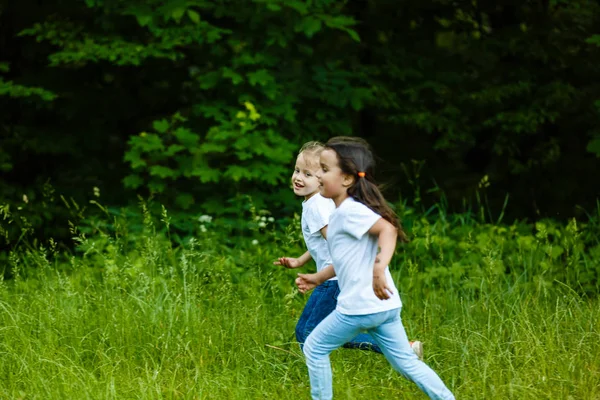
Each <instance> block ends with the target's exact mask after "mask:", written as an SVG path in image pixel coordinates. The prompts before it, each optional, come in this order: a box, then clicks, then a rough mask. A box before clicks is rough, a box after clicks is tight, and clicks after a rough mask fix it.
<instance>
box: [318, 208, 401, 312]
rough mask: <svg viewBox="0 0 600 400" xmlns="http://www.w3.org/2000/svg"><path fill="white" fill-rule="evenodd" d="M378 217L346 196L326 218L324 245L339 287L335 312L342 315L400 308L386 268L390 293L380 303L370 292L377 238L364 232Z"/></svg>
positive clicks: (397, 296) (366, 231)
mask: <svg viewBox="0 0 600 400" xmlns="http://www.w3.org/2000/svg"><path fill="white" fill-rule="evenodd" d="M380 218H381V216H380V215H379V214H377V213H375V212H374V211H373V210H371V209H370V208H369V207H367V206H365V205H364V204H362V203H360V202H358V201H356V200H355V199H353V198H352V197H348V198H347V199H346V200H344V201H343V202H342V204H340V205H339V207H338V208H336V210H335V211H334V212H333V213H332V214H331V217H330V219H329V226H328V227H327V243H328V244H329V251H330V253H331V258H332V261H333V268H334V269H335V273H336V275H337V277H338V282H339V285H340V295H339V296H338V299H337V308H336V309H337V311H339V312H340V313H342V314H347V315H364V314H373V313H378V312H382V311H387V310H392V309H394V308H399V307H401V306H402V302H401V301H400V295H399V294H398V290H397V289H396V286H395V285H394V281H393V280H392V276H391V274H390V271H389V268H388V266H386V267H385V279H386V281H387V285H388V287H389V288H390V289H391V290H392V292H393V294H392V295H391V296H390V298H389V299H387V300H380V299H379V298H378V297H377V296H376V295H375V291H374V290H373V265H374V264H375V257H376V256H377V252H378V238H377V237H375V236H373V235H369V234H368V231H369V229H371V227H372V226H373V225H374V224H375V222H377V221H378V220H379V219H380Z"/></svg>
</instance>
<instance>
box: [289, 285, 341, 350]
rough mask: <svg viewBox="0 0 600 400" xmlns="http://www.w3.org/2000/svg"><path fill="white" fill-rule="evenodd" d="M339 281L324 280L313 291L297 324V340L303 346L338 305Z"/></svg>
mask: <svg viewBox="0 0 600 400" xmlns="http://www.w3.org/2000/svg"><path fill="white" fill-rule="evenodd" d="M337 290H338V285H337V281H327V282H323V283H322V284H321V285H319V286H317V287H316V288H315V289H314V290H313V292H312V293H311V295H310V297H309V298H308V301H307V302H306V305H305V306H304V310H302V314H301V315H300V319H299V320H298V323H297V324H296V340H297V341H298V343H300V347H301V348H302V346H303V344H304V342H305V341H306V338H307V337H308V335H310V333H311V332H312V331H313V329H315V327H316V326H317V325H318V324H319V322H321V321H322V320H323V319H324V318H325V317H327V316H328V315H329V314H330V313H331V312H332V311H333V310H335V306H336V300H335V299H336V297H337V296H336V291H337Z"/></svg>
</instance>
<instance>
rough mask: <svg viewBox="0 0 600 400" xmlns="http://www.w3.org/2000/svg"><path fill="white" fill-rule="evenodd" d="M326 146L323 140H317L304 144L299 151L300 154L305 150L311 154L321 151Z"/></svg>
mask: <svg viewBox="0 0 600 400" xmlns="http://www.w3.org/2000/svg"><path fill="white" fill-rule="evenodd" d="M324 147H325V145H324V144H323V143H321V142H317V141H310V142H306V143H304V144H303V145H302V147H300V151H298V155H300V154H302V153H304V152H305V151H306V152H307V153H309V154H315V153H320V152H321V150H323V148H324Z"/></svg>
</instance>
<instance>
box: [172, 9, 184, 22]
mask: <svg viewBox="0 0 600 400" xmlns="http://www.w3.org/2000/svg"><path fill="white" fill-rule="evenodd" d="M183 14H185V8H184V7H177V8H175V9H173V11H171V16H172V17H173V19H174V20H175V21H177V22H179V21H180V20H181V17H183Z"/></svg>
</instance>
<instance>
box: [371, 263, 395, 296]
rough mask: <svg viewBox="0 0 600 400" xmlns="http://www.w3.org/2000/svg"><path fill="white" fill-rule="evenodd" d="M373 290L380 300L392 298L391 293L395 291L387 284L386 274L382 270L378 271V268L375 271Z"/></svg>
mask: <svg viewBox="0 0 600 400" xmlns="http://www.w3.org/2000/svg"><path fill="white" fill-rule="evenodd" d="M373 272H374V273H373V291H374V292H375V296H377V298H379V299H380V300H387V299H389V298H390V294H393V292H392V291H391V290H390V288H389V287H388V285H387V280H386V279H385V274H384V273H383V271H382V272H378V271H377V270H375V271H373Z"/></svg>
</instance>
